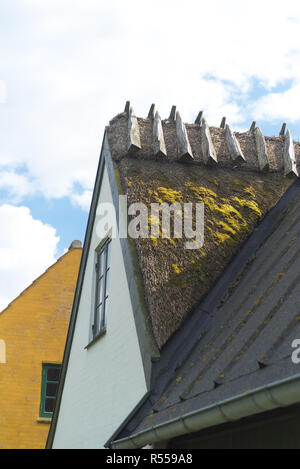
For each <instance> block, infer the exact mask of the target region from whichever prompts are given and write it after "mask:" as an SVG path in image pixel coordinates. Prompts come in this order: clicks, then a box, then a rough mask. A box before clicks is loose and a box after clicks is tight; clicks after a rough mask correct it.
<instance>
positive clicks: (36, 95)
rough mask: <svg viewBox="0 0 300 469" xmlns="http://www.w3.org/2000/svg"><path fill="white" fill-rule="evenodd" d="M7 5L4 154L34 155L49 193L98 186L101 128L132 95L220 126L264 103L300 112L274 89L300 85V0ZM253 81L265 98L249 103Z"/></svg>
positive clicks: (264, 108)
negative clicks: (202, 113)
mask: <svg viewBox="0 0 300 469" xmlns="http://www.w3.org/2000/svg"><path fill="white" fill-rule="evenodd" d="M8 5H10V6H6V7H3V6H2V7H1V9H2V10H3V12H2V13H1V12H0V21H1V17H2V18H5V16H6V15H5V14H4V13H5V11H4V10H5V9H7V10H10V16H9V17H10V21H11V23H10V25H9V28H2V32H1V33H0V40H1V42H2V43H5V44H6V50H5V51H4V52H3V51H2V56H3V57H2V60H1V62H0V77H1V78H2V79H3V80H4V81H5V82H6V83H9V89H8V98H7V103H6V105H5V106H2V107H1V108H0V142H1V154H3V155H6V156H5V161H7V157H11V160H12V161H13V160H16V161H18V162H21V163H24V164H26V165H27V168H28V171H29V173H30V180H31V181H34V182H33V183H31V184H35V186H36V185H38V186H39V189H40V190H41V191H42V192H43V194H44V195H46V196H47V197H54V198H58V197H63V196H69V197H70V198H71V199H73V201H76V200H78V195H77V192H76V183H80V184H81V185H82V187H83V191H88V190H91V189H92V185H93V182H94V177H95V172H96V167H97V160H98V155H99V150H100V146H101V140H102V135H103V130H104V126H105V125H106V124H107V122H108V120H109V119H110V118H112V117H113V116H114V115H115V114H117V113H118V112H120V111H121V110H122V109H123V106H124V103H125V101H126V100H127V99H131V101H132V104H133V106H134V108H135V110H136V112H137V114H138V115H146V113H147V112H148V109H149V107H150V104H151V103H152V102H156V103H157V107H158V110H159V111H160V113H161V115H162V117H166V116H167V115H168V114H169V112H170V108H171V105H172V104H177V105H178V108H179V110H180V112H181V114H182V118H183V119H184V120H185V121H191V120H192V119H194V118H195V117H196V115H197V113H198V111H199V110H200V109H204V110H205V112H206V116H207V118H208V122H209V123H210V124H211V125H218V124H219V123H220V121H221V118H222V116H223V115H226V116H227V118H228V120H229V122H230V123H231V124H232V125H236V126H243V125H245V126H248V121H249V124H250V119H252V117H253V115H252V114H253V113H254V112H256V111H257V112H258V114H257V115H255V116H254V117H255V118H259V117H260V116H261V118H264V119H266V120H270V119H273V118H274V116H275V115H280V117H282V118H283V114H285V115H286V119H300V117H298V109H297V102H298V101H296V100H295V101H294V100H293V99H290V98H289V96H288V94H287V95H286V96H284V97H282V99H281V98H280V96H278V95H276V96H273V95H272V94H270V93H273V92H274V87H276V86H283V85H284V84H285V83H286V82H287V80H292V81H293V82H294V83H300V60H299V58H300V37H299V26H300V3H299V2H298V0H286V1H285V3H284V8H283V7H282V2H281V1H279V0H273V1H272V5H270V2H267V1H265V2H262V1H261V0H245V1H243V5H242V7H241V2H240V0H239V1H237V0H228V1H227V2H224V1H223V0H212V1H211V2H203V1H199V0H189V1H188V2H186V3H184V4H183V3H182V1H179V0H164V1H163V2H161V1H159V0H153V1H152V2H141V1H140V0H131V1H130V2H124V0H111V1H110V2H103V1H102V2H99V1H98V0H97V1H96V0H86V1H83V0H81V1H80V0H76V1H75V0H64V1H58V0H51V1H50V0H43V1H42V2H41V1H40V0H23V1H21V2H20V1H19V0H18V1H17V0H11V1H10V2H9V4H8ZM0 31H1V29H0ZM1 63H3V64H5V67H4V66H1ZM254 82H255V83H259V84H260V85H261V87H262V89H265V93H264V94H265V100H264V98H261V99H259V100H258V102H257V106H254V107H251V106H249V99H250V98H249V96H251V92H252V88H253V83H254ZM251 99H252V101H253V97H252V98H251ZM273 99H275V100H276V99H277V103H278V106H277V110H276V109H275V110H274V106H272V103H273ZM254 100H255V101H256V99H254ZM271 108H272V109H271ZM268 110H271V114H269V113H268ZM257 116H258V117H257ZM81 206H83V207H86V206H87V205H86V204H85V203H82V204H81Z"/></svg>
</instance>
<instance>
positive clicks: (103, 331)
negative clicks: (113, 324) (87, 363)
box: [84, 327, 106, 350]
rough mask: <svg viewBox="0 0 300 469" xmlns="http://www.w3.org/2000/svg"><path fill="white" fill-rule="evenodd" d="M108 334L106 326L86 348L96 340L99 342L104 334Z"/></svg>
mask: <svg viewBox="0 0 300 469" xmlns="http://www.w3.org/2000/svg"><path fill="white" fill-rule="evenodd" d="M105 334H106V327H104V328H103V329H102V330H101V331H100V332H99V333H98V334H97V335H96V336H95V337H94V338H93V340H92V341H91V342H90V343H89V344H87V345H86V346H85V347H84V348H85V350H88V349H89V348H90V347H91V346H92V345H93V344H94V343H95V342H97V341H98V340H99V339H100V338H101V337H102V336H104V335H105Z"/></svg>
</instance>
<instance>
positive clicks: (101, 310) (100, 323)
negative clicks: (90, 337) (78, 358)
mask: <svg viewBox="0 0 300 469" xmlns="http://www.w3.org/2000/svg"><path fill="white" fill-rule="evenodd" d="M102 312H103V304H101V305H100V306H98V308H97V319H98V321H97V331H96V333H97V332H100V330H101V325H102Z"/></svg>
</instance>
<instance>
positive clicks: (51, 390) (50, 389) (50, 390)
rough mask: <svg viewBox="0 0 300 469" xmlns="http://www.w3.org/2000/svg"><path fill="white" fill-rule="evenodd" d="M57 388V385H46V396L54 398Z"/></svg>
mask: <svg viewBox="0 0 300 469" xmlns="http://www.w3.org/2000/svg"><path fill="white" fill-rule="evenodd" d="M57 388H58V383H47V386H46V396H47V397H50V396H51V397H56V392H57Z"/></svg>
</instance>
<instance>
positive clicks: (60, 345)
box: [0, 249, 82, 449]
mask: <svg viewBox="0 0 300 469" xmlns="http://www.w3.org/2000/svg"><path fill="white" fill-rule="evenodd" d="M81 252H82V250H81V249H71V250H70V251H68V252H67V253H66V254H65V255H64V256H62V257H61V258H60V259H59V260H58V261H57V263H56V264H54V265H53V266H51V267H50V268H49V269H48V270H47V272H45V274H43V275H42V276H41V277H39V278H38V279H37V280H36V281H35V282H34V283H33V284H32V285H31V286H30V287H29V288H27V289H26V290H25V291H24V292H23V293H22V294H21V295H20V296H19V297H18V298H16V299H15V300H14V301H13V302H12V303H11V304H10V305H9V307H8V308H7V309H5V310H4V311H3V312H2V313H1V314H0V340H2V341H4V342H5V344H6V363H0V449H1V448H44V447H45V443H46V439H47V434H48V431H49V423H45V422H41V421H40V420H39V408H40V397H41V376H42V363H43V362H45V363H61V361H62V357H63V351H64V345H65V340H66V334H67V328H68V324H69V319H70V313H71V308H72V302H73V297H74V292H75V286H76V281H77V275H78V269H79V263H80V257H81Z"/></svg>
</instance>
